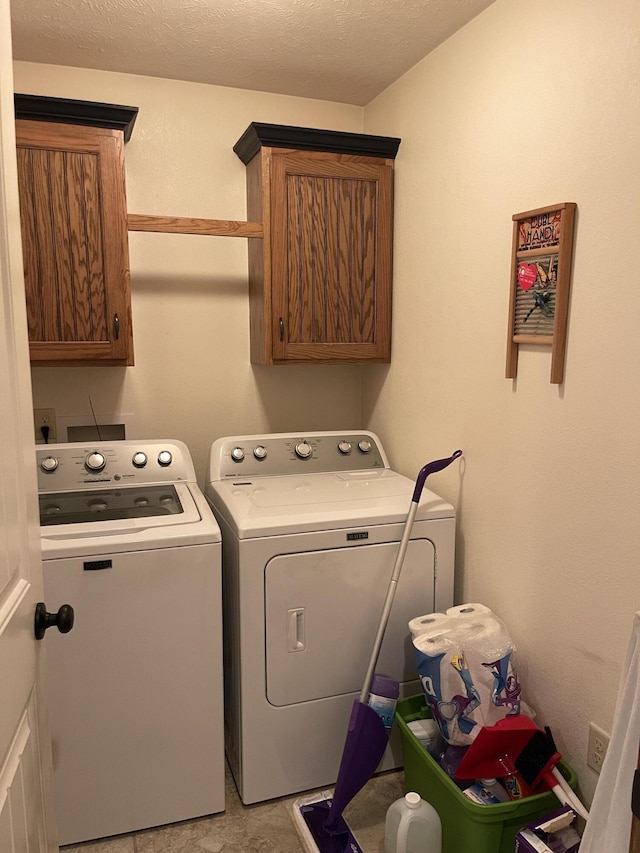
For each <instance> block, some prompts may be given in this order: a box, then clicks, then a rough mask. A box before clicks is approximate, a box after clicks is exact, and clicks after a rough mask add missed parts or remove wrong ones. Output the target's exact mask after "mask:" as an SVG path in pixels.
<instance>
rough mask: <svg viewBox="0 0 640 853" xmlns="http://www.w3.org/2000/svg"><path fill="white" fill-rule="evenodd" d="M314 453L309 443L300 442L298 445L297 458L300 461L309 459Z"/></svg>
mask: <svg viewBox="0 0 640 853" xmlns="http://www.w3.org/2000/svg"><path fill="white" fill-rule="evenodd" d="M312 453H313V449H312V447H311V445H310V444H309V442H308V441H299V442H298V443H297V444H296V456H299V457H300V459H308V458H309V457H310V456H311V454H312Z"/></svg>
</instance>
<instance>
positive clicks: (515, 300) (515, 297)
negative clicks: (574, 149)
mask: <svg viewBox="0 0 640 853" xmlns="http://www.w3.org/2000/svg"><path fill="white" fill-rule="evenodd" d="M575 211H576V205H575V204H574V202H571V201H567V202H565V203H564V204H554V205H550V206H549V207H540V208H538V210H528V211H527V212H526V213H516V214H515V215H514V216H513V217H512V219H513V250H512V257H511V297H510V300H509V330H508V340H507V369H506V373H505V376H506V378H507V379H515V377H516V374H517V370H518V344H536V345H543V344H546V345H549V344H550V345H551V382H552V383H554V384H556V385H560V384H561V383H562V381H563V379H564V357H565V350H566V338H567V316H568V313H569V284H570V281H571V257H572V251H573V223H574V219H575Z"/></svg>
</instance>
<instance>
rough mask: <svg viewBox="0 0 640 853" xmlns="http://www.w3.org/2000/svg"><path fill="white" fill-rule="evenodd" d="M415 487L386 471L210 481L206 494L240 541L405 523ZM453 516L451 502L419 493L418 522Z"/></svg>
mask: <svg viewBox="0 0 640 853" xmlns="http://www.w3.org/2000/svg"><path fill="white" fill-rule="evenodd" d="M413 489H414V483H413V481H412V480H409V479H408V478H407V477H404V476H402V475H401V474H398V473H396V472H395V471H390V470H389V469H387V468H385V469H383V470H381V471H373V470H370V471H350V472H334V473H325V474H310V475H309V476H306V477H305V476H297V475H296V476H294V475H289V476H282V477H258V478H256V479H254V480H251V479H246V480H243V479H237V480H226V481H223V482H212V483H210V484H209V485H208V486H207V489H206V495H207V498H208V500H209V502H210V503H211V505H212V506H213V508H214V510H215V511H216V512H217V513H219V514H220V515H221V516H222V517H224V518H225V519H226V520H227V522H228V523H229V524H230V526H231V528H232V529H233V530H234V531H235V533H236V535H237V536H238V537H239V538H240V539H243V538H254V537H258V536H275V535H279V534H282V533H301V532H307V531H315V530H333V529H341V528H345V527H354V526H367V525H371V524H394V523H398V522H403V521H405V520H406V517H407V514H408V512H409V508H410V504H411V497H412V495H413ZM454 516H455V513H454V509H453V507H452V506H451V505H450V504H448V503H446V502H445V501H443V500H442V498H440V497H438V495H436V494H434V493H433V492H431V491H429V490H428V489H425V490H424V491H423V493H422V497H421V499H420V505H419V508H418V513H417V515H416V518H418V519H426V518H453V517H454Z"/></svg>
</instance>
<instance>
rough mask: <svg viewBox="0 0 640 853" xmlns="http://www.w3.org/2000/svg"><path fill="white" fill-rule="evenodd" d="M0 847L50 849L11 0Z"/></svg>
mask: <svg viewBox="0 0 640 853" xmlns="http://www.w3.org/2000/svg"><path fill="white" fill-rule="evenodd" d="M0 400H1V401H2V402H1V403H0V850H1V851H2V853H53V851H57V849H58V846H57V843H56V838H55V827H54V823H53V820H52V818H51V795H50V778H51V762H50V758H49V757H48V754H49V740H48V735H47V732H46V726H45V720H44V708H43V703H42V697H41V695H40V692H39V684H42V683H43V681H42V679H41V677H40V673H39V670H40V668H41V666H42V664H43V661H41V645H42V644H41V643H38V642H37V641H36V640H35V637H34V631H33V623H34V611H35V606H36V603H37V602H38V601H40V600H42V570H41V566H40V529H39V521H38V515H37V494H36V478H35V464H34V446H33V427H32V416H31V405H32V404H31V379H30V374H29V361H28V350H27V330H26V312H25V306H24V282H23V276H22V249H21V245H20V219H19V211H18V187H17V178H16V161H15V133H14V121H13V70H12V61H11V25H10V14H9V0H0Z"/></svg>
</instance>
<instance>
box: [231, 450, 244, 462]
mask: <svg viewBox="0 0 640 853" xmlns="http://www.w3.org/2000/svg"><path fill="white" fill-rule="evenodd" d="M231 458H232V459H233V461H234V462H242V460H243V459H244V450H243V449H242V448H241V447H234V448H233V450H232V451H231Z"/></svg>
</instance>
